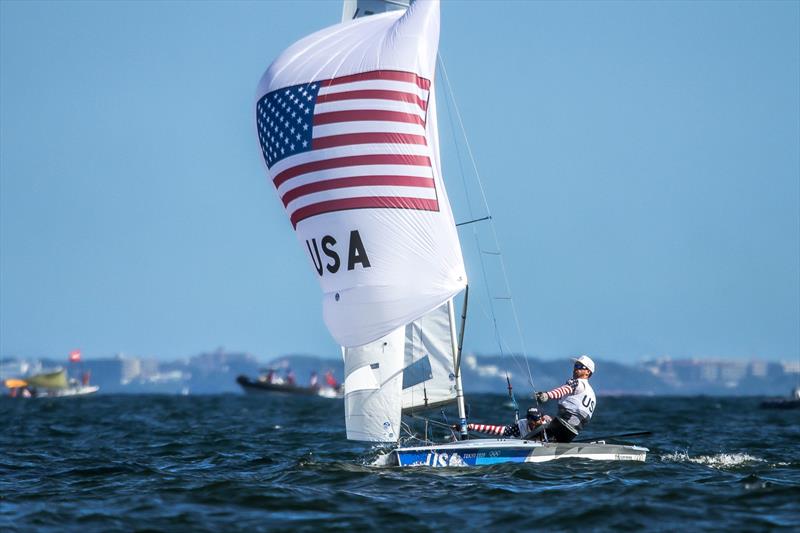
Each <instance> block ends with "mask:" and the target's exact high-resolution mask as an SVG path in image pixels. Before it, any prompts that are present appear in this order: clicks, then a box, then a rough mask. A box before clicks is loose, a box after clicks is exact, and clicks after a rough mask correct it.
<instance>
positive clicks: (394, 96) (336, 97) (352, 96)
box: [317, 89, 428, 110]
mask: <svg viewBox="0 0 800 533" xmlns="http://www.w3.org/2000/svg"><path fill="white" fill-rule="evenodd" d="M342 100H393V101H395V102H407V103H409V104H417V105H418V106H420V107H421V108H422V109H423V110H425V109H427V107H428V103H427V102H426V101H425V100H423V99H422V98H420V97H419V96H418V95H416V94H412V93H404V92H401V91H388V90H379V89H370V90H363V91H345V92H341V93H330V94H321V95H319V96H317V103H318V104H321V103H325V102H340V101H342Z"/></svg>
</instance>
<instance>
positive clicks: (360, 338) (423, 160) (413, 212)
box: [254, 0, 647, 467]
mask: <svg viewBox="0 0 800 533" xmlns="http://www.w3.org/2000/svg"><path fill="white" fill-rule="evenodd" d="M362 8H363V9H362ZM394 8H397V9H394ZM366 15H368V16H366ZM343 18H344V19H345V21H344V22H342V23H341V24H338V25H335V26H332V27H329V28H326V29H323V30H321V31H318V32H316V33H314V34H312V35H309V36H308V37H305V38H304V39H301V40H300V41H298V42H296V43H295V44H293V45H292V46H290V47H289V48H288V49H286V50H285V51H284V52H283V53H281V54H280V55H279V56H278V57H277V59H275V60H274V61H273V63H272V64H271V65H270V67H269V68H268V69H267V71H266V72H265V73H264V75H263V76H262V78H261V80H260V82H259V84H258V89H257V93H256V98H255V106H254V107H255V129H256V132H257V135H258V139H259V146H260V149H261V155H262V158H263V161H264V164H265V168H266V172H267V174H268V176H269V179H270V180H271V181H272V183H273V185H274V186H275V188H276V190H277V193H278V197H279V199H280V201H281V203H282V205H283V208H284V209H285V210H286V213H287V216H288V218H289V221H290V223H291V226H292V228H293V229H294V231H295V234H296V235H297V238H298V240H299V242H300V246H301V247H302V249H303V250H304V251H306V252H307V253H308V256H309V260H310V261H309V262H310V265H311V267H312V272H313V275H314V276H315V277H317V279H318V280H319V283H320V286H321V288H322V292H323V299H322V307H323V318H324V321H325V324H326V326H327V328H328V330H329V331H330V333H331V335H332V336H333V338H334V339H335V340H336V342H337V343H338V344H339V345H341V346H342V354H343V357H344V363H345V381H344V390H345V397H344V404H345V405H344V407H345V423H346V429H347V438H348V439H351V440H357V441H365V442H381V443H391V444H393V445H394V446H396V447H395V448H394V449H393V450H392V451H391V453H389V454H387V455H386V456H384V459H385V462H386V464H393V465H399V466H418V465H427V466H433V467H439V466H465V465H487V464H497V463H503V462H541V461H549V460H552V459H556V458H566V457H581V458H588V459H608V460H639V461H643V460H644V459H645V455H646V453H647V449H646V448H641V447H637V446H623V445H614V444H605V443H599V442H597V443H572V444H557V443H549V442H538V441H526V440H520V439H472V438H470V436H469V435H468V433H467V429H466V428H467V413H466V409H465V401H464V392H463V387H462V382H461V351H462V346H463V335H464V325H465V323H466V311H467V302H468V299H467V298H468V294H469V290H468V284H467V273H466V269H465V267H464V260H463V256H462V251H461V245H460V242H459V236H458V231H457V228H456V224H455V221H454V218H453V213H452V211H451V207H450V202H449V200H448V196H447V191H446V189H445V185H444V180H443V176H442V168H441V162H440V156H439V138H438V126H437V113H436V93H435V91H434V81H435V72H436V65H437V53H438V41H439V2H438V1H417V2H413V3H411V4H410V5H409V6H407V5H404V3H402V2H398V1H392V2H383V1H381V0H358V1H357V2H354V1H346V2H345V9H344V16H343ZM461 293H463V294H464V303H463V306H462V314H461V330H460V333H457V323H456V312H455V304H454V298H456V297H457V296H458V295H459V294H461ZM452 403H455V404H456V406H457V408H458V417H459V422H460V427H461V428H462V429H461V430H460V432H458V433H453V441H452V442H445V443H440V444H434V443H431V442H429V441H427V440H425V441H423V442H422V445H420V446H403V445H400V441H401V436H402V435H403V424H402V415H403V414H404V413H405V414H413V413H418V412H420V411H425V410H430V409H433V408H437V407H440V406H443V405H448V404H452ZM426 435H427V432H426Z"/></svg>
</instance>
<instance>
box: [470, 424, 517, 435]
mask: <svg viewBox="0 0 800 533" xmlns="http://www.w3.org/2000/svg"><path fill="white" fill-rule="evenodd" d="M467 430H468V431H477V432H478V433H488V434H490V435H497V436H503V437H519V427H517V425H516V424H511V425H508V426H495V425H492V424H467Z"/></svg>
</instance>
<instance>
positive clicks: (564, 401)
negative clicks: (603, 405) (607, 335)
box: [536, 355, 597, 442]
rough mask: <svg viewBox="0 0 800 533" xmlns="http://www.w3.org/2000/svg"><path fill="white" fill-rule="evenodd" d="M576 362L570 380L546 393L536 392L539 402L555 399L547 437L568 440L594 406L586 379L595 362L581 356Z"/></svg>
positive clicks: (589, 416)
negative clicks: (555, 408)
mask: <svg viewBox="0 0 800 533" xmlns="http://www.w3.org/2000/svg"><path fill="white" fill-rule="evenodd" d="M573 361H575V366H574V367H573V370H572V379H568V380H567V382H566V383H565V384H564V385H561V386H560V387H556V388H555V389H553V390H550V391H547V392H537V393H536V399H537V400H538V401H539V402H540V403H544V402H547V401H548V400H558V415H557V416H556V417H555V418H553V420H552V421H550V423H549V424H548V425H547V427H546V430H545V431H546V432H547V437H548V439H549V440H551V441H555V442H570V441H572V439H574V438H575V437H576V436H577V435H578V433H579V432H580V431H581V430H582V429H583V428H584V427H585V426H586V424H588V423H589V420H590V419H591V418H592V414H594V408H595V406H596V405H597V398H596V397H595V395H594V390H593V389H592V386H591V385H589V378H590V377H592V375H593V374H594V361H592V359H591V358H590V357H589V356H588V355H582V356H580V357H578V358H577V359H573Z"/></svg>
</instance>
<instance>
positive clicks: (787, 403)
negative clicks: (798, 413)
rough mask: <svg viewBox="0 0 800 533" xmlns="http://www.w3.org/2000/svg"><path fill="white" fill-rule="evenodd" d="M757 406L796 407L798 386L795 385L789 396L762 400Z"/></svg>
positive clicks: (799, 398)
mask: <svg viewBox="0 0 800 533" xmlns="http://www.w3.org/2000/svg"><path fill="white" fill-rule="evenodd" d="M759 407H761V408H762V409H798V408H800V387H795V388H794V389H793V390H792V395H791V396H790V397H789V398H773V399H771V400H764V401H763V402H761V404H760V405H759Z"/></svg>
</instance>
